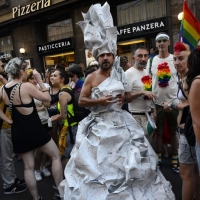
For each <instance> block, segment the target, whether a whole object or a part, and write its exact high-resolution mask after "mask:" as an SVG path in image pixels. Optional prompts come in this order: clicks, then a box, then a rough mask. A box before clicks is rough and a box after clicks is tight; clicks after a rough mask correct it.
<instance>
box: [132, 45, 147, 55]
mask: <svg viewBox="0 0 200 200" xmlns="http://www.w3.org/2000/svg"><path fill="white" fill-rule="evenodd" d="M138 49H140V50H146V51H147V52H149V51H148V49H147V48H146V47H145V46H139V47H138V48H137V49H136V50H135V51H133V52H132V54H133V55H135V53H136V51H137V50H138Z"/></svg>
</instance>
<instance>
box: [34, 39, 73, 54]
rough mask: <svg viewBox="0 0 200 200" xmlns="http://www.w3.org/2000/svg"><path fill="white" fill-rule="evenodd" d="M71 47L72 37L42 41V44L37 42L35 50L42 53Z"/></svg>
mask: <svg viewBox="0 0 200 200" xmlns="http://www.w3.org/2000/svg"><path fill="white" fill-rule="evenodd" d="M73 47H74V42H73V38H66V39H62V40H57V41H53V42H48V43H44V44H38V45H37V52H38V53H39V54H42V53H48V52H51V51H57V50H62V49H69V48H73Z"/></svg>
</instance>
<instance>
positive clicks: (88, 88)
mask: <svg viewBox="0 0 200 200" xmlns="http://www.w3.org/2000/svg"><path fill="white" fill-rule="evenodd" d="M93 78H94V77H92V76H90V75H88V77H87V78H86V79H85V82H84V84H83V87H82V90H81V94H80V97H79V101H78V103H79V105H80V106H82V107H92V106H95V105H102V106H106V105H108V104H109V103H113V101H111V100H112V96H102V97H100V98H99V99H91V98H89V97H90V94H91V92H92V79H93Z"/></svg>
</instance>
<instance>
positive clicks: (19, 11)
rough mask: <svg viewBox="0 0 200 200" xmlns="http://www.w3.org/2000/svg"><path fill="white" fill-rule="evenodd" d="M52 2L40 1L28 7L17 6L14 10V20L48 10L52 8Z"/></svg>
mask: <svg viewBox="0 0 200 200" xmlns="http://www.w3.org/2000/svg"><path fill="white" fill-rule="evenodd" d="M50 3H51V1H50V0H40V1H37V2H35V3H30V4H28V5H26V6H20V5H19V6H17V7H14V8H12V12H13V18H16V17H20V16H23V15H27V14H29V13H32V12H35V11H37V10H40V9H43V8H46V7H49V6H50Z"/></svg>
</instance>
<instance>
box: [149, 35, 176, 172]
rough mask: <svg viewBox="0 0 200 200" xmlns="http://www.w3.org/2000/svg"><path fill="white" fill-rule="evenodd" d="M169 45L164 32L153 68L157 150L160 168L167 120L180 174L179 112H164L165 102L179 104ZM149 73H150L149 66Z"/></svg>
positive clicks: (173, 155)
mask: <svg viewBox="0 0 200 200" xmlns="http://www.w3.org/2000/svg"><path fill="white" fill-rule="evenodd" d="M169 45H170V37H169V35H167V34H166V33H163V32H162V33H159V34H158V35H157V36H156V47H157V48H158V50H159V54H158V55H157V56H155V57H154V58H153V61H152V67H151V74H152V92H154V93H155V94H156V95H157V99H156V100H155V104H156V111H157V121H156V125H157V130H156V147H155V148H156V152H157V155H158V159H159V161H158V166H161V151H162V135H163V131H164V120H165V118H166V121H167V125H168V128H169V132H170V137H171V148H172V170H173V172H175V173H178V172H179V170H178V155H177V154H178V142H177V137H176V128H177V116H178V112H177V110H172V111H170V112H165V111H164V110H163V103H164V102H169V103H171V102H174V103H175V102H178V99H177V91H178V85H177V81H176V77H177V71H176V69H175V67H174V63H173V55H172V54H170V53H169V51H168V47H169ZM147 72H149V66H147Z"/></svg>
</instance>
